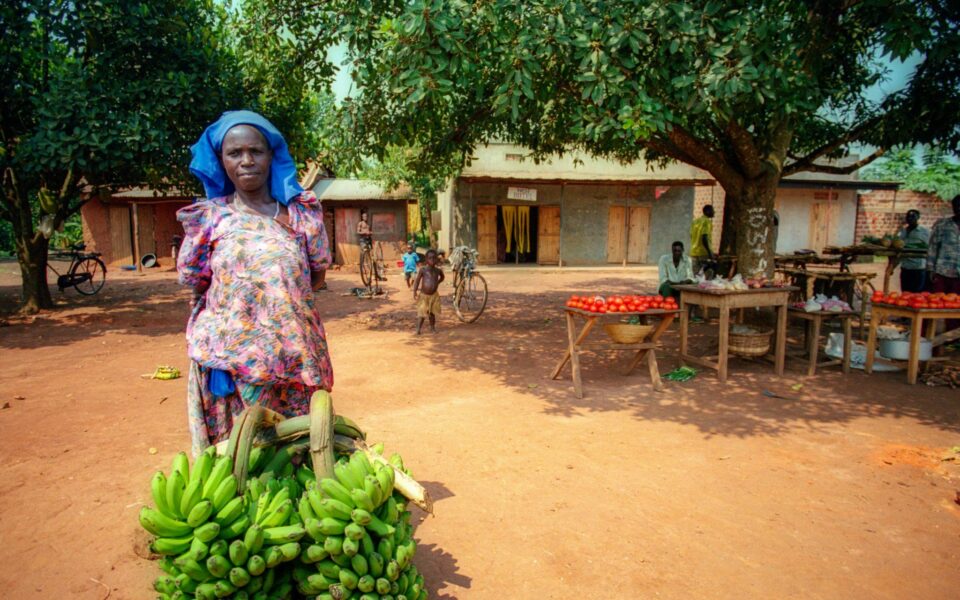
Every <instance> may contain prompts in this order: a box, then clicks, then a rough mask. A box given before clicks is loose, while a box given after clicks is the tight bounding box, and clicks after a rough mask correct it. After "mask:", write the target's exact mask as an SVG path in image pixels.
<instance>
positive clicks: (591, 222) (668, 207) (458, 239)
mask: <svg viewBox="0 0 960 600" xmlns="http://www.w3.org/2000/svg"><path fill="white" fill-rule="evenodd" d="M512 186H514V187H525V188H534V189H536V190H537V199H536V201H534V202H524V201H517V200H508V199H507V187H509V186H508V184H505V183H469V182H464V181H459V182H458V184H457V185H456V187H455V188H453V189H454V191H453V192H452V193H451V196H450V199H449V203H450V212H451V214H452V223H451V225H450V228H451V238H452V239H451V242H450V246H451V247H452V246H457V245H465V246H469V247H471V248H475V247H476V246H477V211H476V207H477V206H478V205H481V204H487V205H491V204H492V205H503V204H514V205H516V204H520V205H525V206H526V205H529V206H560V207H561V210H560V223H561V225H560V227H561V232H560V256H561V260H562V261H563V264H569V265H591V264H597V265H599V264H607V220H608V213H609V208H610V206H613V205H618V206H624V205H627V206H650V207H651V211H650V244H649V246H648V249H647V259H648V261H649V262H651V263H653V262H656V260H657V259H658V258H659V257H660V255H661V254H666V253H668V252H669V251H670V244H671V243H673V241H674V240H686V239H687V238H689V236H690V234H689V231H690V219H691V214H692V209H693V199H694V191H693V188H692V187H690V186H674V187H670V188H659V189H660V191H661V194H660V197H659V198H655V196H656V190H657V188H655V187H654V186H625V185H584V184H567V185H565V186H561V185H559V184H540V185H538V184H535V183H532V182H516V183H513V184H512ZM561 190H562V191H561ZM561 195H562V198H561ZM440 206H441V210H443V207H444V198H442V197H441V198H440Z"/></svg>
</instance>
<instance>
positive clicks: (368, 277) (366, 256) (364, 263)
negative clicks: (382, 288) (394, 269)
mask: <svg viewBox="0 0 960 600" xmlns="http://www.w3.org/2000/svg"><path fill="white" fill-rule="evenodd" d="M360 281H362V282H363V285H364V287H370V284H371V283H372V282H373V254H372V253H371V252H370V251H369V250H366V249H364V251H363V252H361V253H360Z"/></svg>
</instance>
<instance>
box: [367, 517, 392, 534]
mask: <svg viewBox="0 0 960 600" xmlns="http://www.w3.org/2000/svg"><path fill="white" fill-rule="evenodd" d="M364 527H366V528H367V529H368V530H369V531H372V532H373V533H375V534H377V536H379V537H381V538H383V537H386V536H389V535H393V533H394V532H395V531H396V529H395V528H394V526H393V525H387V524H386V523H384V522H383V521H381V520H380V519H378V518H376V517H375V516H373V515H370V522H369V523H367V524H366V525H364Z"/></svg>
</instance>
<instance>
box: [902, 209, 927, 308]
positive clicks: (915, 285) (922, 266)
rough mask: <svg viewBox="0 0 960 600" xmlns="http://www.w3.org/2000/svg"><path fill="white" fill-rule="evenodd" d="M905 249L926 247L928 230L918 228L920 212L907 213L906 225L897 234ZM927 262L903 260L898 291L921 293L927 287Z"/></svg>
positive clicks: (910, 211)
mask: <svg viewBox="0 0 960 600" xmlns="http://www.w3.org/2000/svg"><path fill="white" fill-rule="evenodd" d="M898 237H899V238H900V239H901V240H903V244H904V246H905V247H908V248H909V247H911V246H913V247H918V246H920V245H923V246H926V245H927V243H928V242H929V241H930V230H928V229H927V228H926V227H921V226H920V211H919V210H915V209H912V208H911V209H910V210H908V211H907V217H906V225H904V227H903V228H902V229H901V230H900V232H899V233H898ZM926 267H927V261H926V260H924V259H923V258H905V259H903V260H902V261H900V291H903V292H922V291H923V290H925V289H926V287H927V271H926Z"/></svg>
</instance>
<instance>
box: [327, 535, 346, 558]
mask: <svg viewBox="0 0 960 600" xmlns="http://www.w3.org/2000/svg"><path fill="white" fill-rule="evenodd" d="M323 549H324V550H326V551H327V553H328V554H330V556H337V555H338V554H342V553H343V538H342V537H340V536H336V535H331V536H329V537H327V539H325V540H323Z"/></svg>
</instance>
